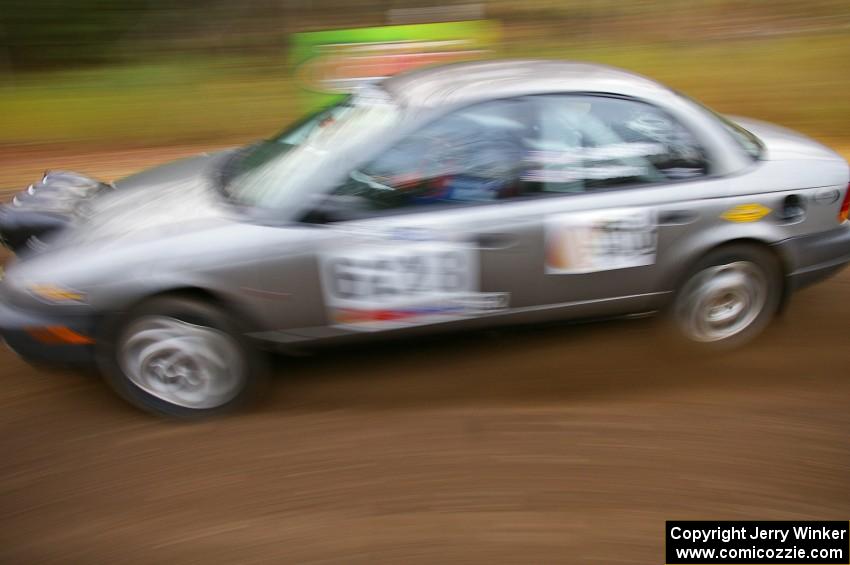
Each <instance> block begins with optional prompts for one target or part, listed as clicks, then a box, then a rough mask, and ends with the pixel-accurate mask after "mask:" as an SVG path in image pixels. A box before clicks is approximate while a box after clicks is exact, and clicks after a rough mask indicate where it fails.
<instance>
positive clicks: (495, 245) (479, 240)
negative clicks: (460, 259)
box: [474, 233, 518, 249]
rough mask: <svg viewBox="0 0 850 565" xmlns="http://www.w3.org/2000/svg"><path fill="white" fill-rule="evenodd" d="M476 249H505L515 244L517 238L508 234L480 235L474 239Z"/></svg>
mask: <svg viewBox="0 0 850 565" xmlns="http://www.w3.org/2000/svg"><path fill="white" fill-rule="evenodd" d="M474 241H475V246H476V247H478V249H507V248H508V247H513V246H514V245H516V244H517V241H518V240H517V237H516V236H515V235H513V234H510V233H480V234H478V235H476V236H475V238H474Z"/></svg>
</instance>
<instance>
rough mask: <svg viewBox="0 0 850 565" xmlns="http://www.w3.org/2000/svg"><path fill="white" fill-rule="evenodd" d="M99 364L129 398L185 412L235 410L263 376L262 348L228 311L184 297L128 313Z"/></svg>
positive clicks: (165, 410)
mask: <svg viewBox="0 0 850 565" xmlns="http://www.w3.org/2000/svg"><path fill="white" fill-rule="evenodd" d="M101 362H102V368H103V369H104V374H105V376H106V380H107V382H108V383H109V384H110V385H111V386H112V388H113V389H115V391H116V392H118V393H119V394H120V395H121V396H122V397H124V398H125V399H127V400H128V401H129V402H130V403H132V404H133V405H135V406H137V407H139V408H142V409H144V410H147V411H150V412H155V413H158V414H163V415H168V416H176V417H180V418H198V417H204V416H209V415H214V414H219V413H221V412H225V411H229V410H232V409H233V408H235V407H237V406H239V405H241V404H242V403H244V401H246V400H248V399H249V398H251V397H253V396H254V394H255V392H256V390H257V388H258V385H259V384H260V382H261V381H262V380H263V377H264V363H263V360H262V358H261V356H260V352H258V351H253V350H252V347H251V346H250V344H248V343H247V342H246V341H245V340H244V339H243V338H242V337H241V332H240V331H239V330H238V328H237V324H235V323H234V322H233V320H231V318H230V317H229V316H227V314H226V313H225V312H224V311H222V310H221V309H219V308H217V307H215V306H213V305H211V304H206V303H204V302H201V301H197V300H193V299H188V298H182V297H163V298H158V299H154V300H151V301H149V302H147V303H145V304H142V305H141V306H140V307H138V308H136V309H134V310H133V311H132V312H130V313H129V314H128V316H127V317H126V319H125V320H124V322H123V323H122V324H120V326H119V328H118V331H117V334H116V338H115V340H114V341H113V342H111V343H109V344H108V345H107V346H106V350H105V351H103V352H102V355H101Z"/></svg>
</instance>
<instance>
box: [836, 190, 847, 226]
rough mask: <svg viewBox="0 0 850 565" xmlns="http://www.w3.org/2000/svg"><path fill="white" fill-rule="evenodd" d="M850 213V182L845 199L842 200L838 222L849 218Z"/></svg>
mask: <svg viewBox="0 0 850 565" xmlns="http://www.w3.org/2000/svg"><path fill="white" fill-rule="evenodd" d="M848 214H850V184H848V185H847V192H845V193H844V200H842V201H841V210H840V211H839V212H838V222H839V223H841V222H843V221H845V220H847V216H848Z"/></svg>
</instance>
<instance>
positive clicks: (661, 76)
mask: <svg viewBox="0 0 850 565" xmlns="http://www.w3.org/2000/svg"><path fill="white" fill-rule="evenodd" d="M2 2H3V3H2V8H0V144H25V143H56V142H72V143H74V144H81V143H88V144H92V145H101V146H102V145H107V144H109V145H115V144H118V145H138V144H169V143H183V142H195V141H205V142H206V141H210V140H217V141H221V142H223V143H229V142H241V141H246V140H248V139H251V138H255V137H259V136H263V135H269V134H271V133H273V132H275V131H277V130H279V129H280V128H281V127H282V126H283V125H284V124H285V123H286V122H288V121H290V120H292V119H294V118H296V117H297V116H298V114H299V113H300V108H299V107H298V106H297V103H296V97H295V91H296V86H295V85H294V84H293V83H292V81H291V79H290V75H291V69H290V68H288V66H287V64H286V60H287V54H286V49H287V37H288V34H290V33H293V32H297V31H304V30H316V29H330V28H339V27H354V26H367V25H380V24H383V23H386V22H387V14H388V13H389V12H388V11H389V10H393V9H399V8H409V7H411V8H416V7H427V6H434V5H435V4H437V3H439V4H442V5H447V4H458V3H463V2H452V1H445V0H439V1H438V2H434V1H431V2H423V1H412V0H246V1H243V2H233V1H232V0H206V1H201V0H121V1H117V0H74V1H68V0H29V1H27V0H2ZM482 9H483V11H484V12H485V15H486V16H487V17H490V18H494V19H498V20H499V21H500V22H501V23H502V29H503V42H502V45H501V47H500V49H499V53H498V55H502V56H545V57H558V58H568V59H582V60H590V61H597V62H603V63H609V64H613V65H617V66H621V67H625V68H627V69H630V70H633V71H637V72H640V73H643V74H646V75H648V76H651V77H652V78H656V79H658V80H661V81H662V82H665V83H667V84H669V85H670V86H672V87H674V88H677V89H680V90H683V91H685V92H687V93H689V94H691V95H693V96H695V97H697V98H700V99H701V100H703V101H705V102H706V103H708V104H709V105H712V106H714V107H716V108H717V109H718V110H720V111H724V112H730V113H740V114H745V115H751V116H754V117H758V118H763V119H767V120H771V121H777V122H781V123H784V124H786V125H788V126H790V127H795V128H799V129H801V130H803V131H806V132H808V133H810V134H813V135H816V136H821V137H831V138H846V137H847V134H846V132H845V131H844V129H845V124H846V123H848V121H850V102H848V100H847V97H846V93H847V92H848V90H850V88H849V87H850V72H848V70H850V69H848V61H850V2H847V0H809V1H807V2H799V1H798V0H793V1H791V0H773V1H771V2H765V1H761V0H735V1H732V0H693V1H685V0H563V1H555V0H524V1H523V2H516V1H514V0H491V1H490V2H487V3H485V4H482Z"/></svg>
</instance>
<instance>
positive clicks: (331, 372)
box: [0, 272, 850, 563]
mask: <svg viewBox="0 0 850 565" xmlns="http://www.w3.org/2000/svg"><path fill="white" fill-rule="evenodd" d="M848 314H850V272H845V273H842V274H841V275H839V276H838V277H836V278H833V279H831V280H830V281H828V282H826V283H824V284H822V285H819V286H816V287H813V288H811V289H808V290H806V291H804V292H802V293H800V294H798V295H797V296H796V297H795V298H794V300H793V301H792V303H791V306H790V308H789V310H788V311H787V312H786V313H785V315H784V316H783V317H782V318H781V319H779V320H778V321H777V322H776V323H775V324H774V325H773V326H772V327H771V328H770V329H769V331H768V332H767V334H766V335H765V336H764V337H763V338H762V339H761V340H759V341H758V342H757V343H755V344H754V345H752V346H750V347H748V348H746V349H744V350H743V351H740V352H737V353H734V354H727V355H723V356H716V357H714V358H703V359H699V358H687V357H684V358H683V357H680V356H670V355H667V352H665V351H664V344H659V343H658V342H657V341H654V340H653V339H651V338H650V335H651V334H650V327H651V322H650V321H649V320H632V321H618V322H606V323H598V324H587V325H573V326H569V325H560V326H558V325H556V326H550V327H543V328H517V329H510V330H505V331H500V332H489V333H488V332H485V333H475V334H464V335H451V336H443V337H440V338H435V339H428V340H420V341H415V342H404V343H399V342H392V343H384V344H378V345H374V346H370V347H368V348H360V349H353V348H347V349H336V350H327V351H322V352H320V353H317V354H316V355H313V356H311V357H303V358H296V359H287V360H283V361H282V362H281V363H280V364H279V368H278V375H277V377H278V378H277V379H276V380H275V386H274V387H273V389H272V391H271V392H270V395H269V397H268V398H267V399H266V401H265V402H264V403H263V405H262V406H260V407H259V409H258V410H256V411H254V412H251V413H247V414H242V415H238V416H235V417H232V418H227V419H223V420H219V421H213V422H208V423H202V424H193V425H186V424H175V423H172V422H166V421H161V420H158V419H155V418H152V417H150V416H147V415H145V414H142V413H139V412H137V411H135V410H134V409H132V408H130V407H128V406H126V405H124V404H122V403H121V402H120V401H119V400H118V399H116V398H115V397H113V396H112V394H111V393H110V392H109V391H108V390H106V388H105V386H103V385H102V384H101V383H100V382H99V381H98V380H97V379H96V378H94V377H91V376H87V375H80V374H75V373H69V372H47V371H43V370H36V369H33V368H30V367H28V366H27V365H26V364H24V363H23V362H21V361H19V360H18V359H17V358H15V357H14V356H13V355H12V354H11V353H8V352H6V351H2V352H0V371H2V383H3V386H2V387H0V453H2V456H0V562H2V563H36V562H38V563H48V562H74V563H92V562H126V563H155V562H200V563H232V562H240V563H280V562H328V561H330V562H341V563H367V562H369V563H372V562H387V563H402V562H403V563H445V562H452V563H454V562H481V563H502V562H514V563H529V562H533V563H555V562H557V563H663V556H662V551H663V531H664V521H665V520H668V519H700V518H701V519H835V520H846V519H847V518H848V515H850V488H848V487H850V473H848V469H850V442H848V441H847V437H848V432H850V411H848V409H847V406H848V400H850V379H848V378H847V360H846V359H847V345H848V338H847V336H848V322H847V318H848Z"/></svg>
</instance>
